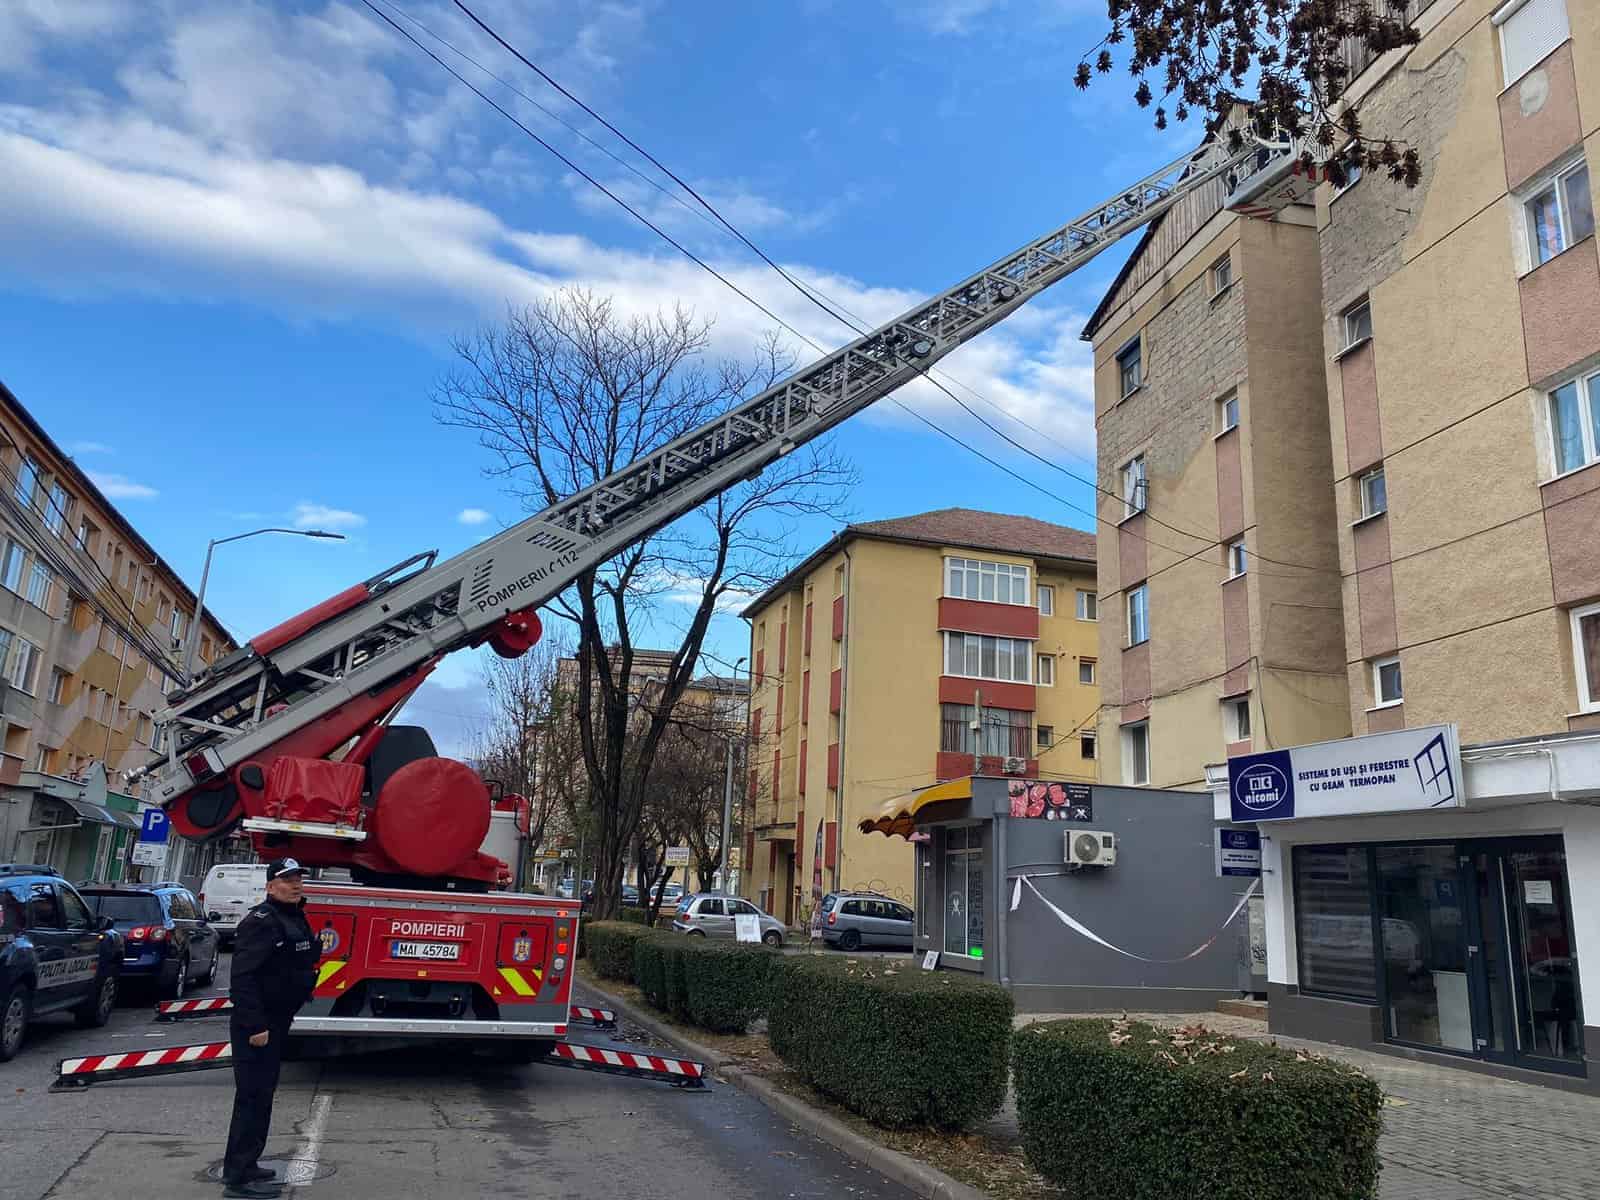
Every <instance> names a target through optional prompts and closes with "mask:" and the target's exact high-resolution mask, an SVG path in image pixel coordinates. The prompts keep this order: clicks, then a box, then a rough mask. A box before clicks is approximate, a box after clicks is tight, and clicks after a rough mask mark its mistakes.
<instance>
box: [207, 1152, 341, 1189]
mask: <svg viewBox="0 0 1600 1200" xmlns="http://www.w3.org/2000/svg"><path fill="white" fill-rule="evenodd" d="M261 1165H262V1166H263V1167H266V1168H267V1169H268V1170H270V1171H271V1172H272V1173H273V1176H274V1178H273V1179H271V1180H267V1181H266V1182H269V1183H281V1184H283V1185H284V1186H285V1187H303V1186H305V1185H306V1184H308V1183H315V1182H316V1181H317V1180H319V1179H327V1178H328V1177H329V1176H330V1175H332V1174H333V1173H334V1172H335V1171H337V1170H338V1168H337V1167H335V1166H334V1165H333V1164H332V1163H329V1162H324V1161H322V1160H320V1159H319V1160H318V1161H316V1162H313V1161H312V1160H310V1159H309V1158H263V1159H262V1160H261ZM197 1178H199V1180H200V1181H201V1182H202V1183H220V1182H222V1163H221V1162H220V1161H219V1162H214V1163H212V1164H211V1165H210V1166H209V1167H207V1168H206V1169H205V1170H204V1171H202V1172H201V1173H200V1174H199V1176H198V1177H197Z"/></svg>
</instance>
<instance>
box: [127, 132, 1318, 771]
mask: <svg viewBox="0 0 1600 1200" xmlns="http://www.w3.org/2000/svg"><path fill="white" fill-rule="evenodd" d="M1299 152H1300V146H1299V144H1297V143H1291V142H1287V141H1286V142H1281V143H1273V142H1266V141H1263V140H1260V139H1253V138H1252V139H1247V145H1246V147H1245V149H1243V150H1241V151H1239V152H1236V153H1230V152H1229V150H1228V149H1227V148H1226V145H1225V144H1224V142H1223V140H1222V139H1220V138H1218V139H1213V140H1211V141H1209V142H1207V143H1206V144H1205V145H1203V146H1201V147H1200V148H1199V149H1198V150H1195V151H1193V152H1191V153H1188V154H1185V155H1183V156H1181V157H1179V158H1176V159H1174V160H1173V161H1172V162H1170V163H1168V164H1167V165H1166V166H1164V167H1162V168H1161V169H1160V170H1158V171H1154V172H1152V173H1151V174H1149V175H1147V176H1145V177H1144V178H1143V179H1140V180H1138V181H1137V182H1135V183H1133V184H1132V185H1131V186H1129V187H1128V188H1126V189H1123V190H1121V191H1119V192H1118V193H1117V195H1115V196H1113V197H1112V198H1110V199H1108V200H1106V201H1104V202H1102V203H1100V204H1098V205H1096V206H1095V207H1094V208H1092V209H1090V210H1089V211H1088V212H1086V213H1083V214H1082V215H1080V216H1078V217H1075V218H1073V219H1072V220H1071V221H1068V222H1067V223H1065V224H1064V225H1061V226H1059V227H1058V228H1056V229H1054V230H1052V231H1051V232H1049V233H1047V234H1046V235H1044V236H1043V237H1041V238H1037V239H1035V240H1034V241H1031V242H1029V243H1028V244H1027V245H1025V246H1023V247H1021V248H1020V249H1018V250H1016V251H1015V252H1013V253H1011V254H1008V255H1006V256H1005V257H1004V258H1001V259H999V260H998V261H996V262H994V263H992V264H990V265H989V266H987V267H985V268H984V269H983V270H981V271H979V272H977V273H976V274H975V275H972V276H970V277H969V278H967V279H965V280H963V281H962V282H960V283H958V284H956V285H955V286H954V287H952V288H950V289H949V290H947V291H945V292H944V293H942V294H940V295H938V296H935V297H934V298H932V299H930V300H928V301H926V302H925V303H923V304H920V305H918V306H916V307H915V308H912V309H911V310H910V311H908V312H906V313H904V314H902V315H901V316H899V317H897V318H895V319H894V320H892V321H890V322H888V323H887V324H885V325H883V326H881V327H880V328H878V329H875V330H873V331H872V332H870V333H868V334H866V335H864V336H863V337H860V338H857V339H856V340H855V341H853V342H851V343H850V344H849V345H847V346H845V347H843V348H841V349H839V350H836V351H834V352H833V353H831V354H828V355H826V356H824V357H823V358H821V359H819V360H817V361H816V362H814V363H812V364H811V365H810V366H808V367H805V368H804V369H802V370H800V371H798V372H796V373H795V374H793V375H792V376H790V377H789V378H788V379H786V380H784V381H782V382H780V383H778V384H776V385H774V386H772V387H770V388H768V389H767V390H765V391H763V392H762V393H760V394H759V395H757V396H755V397H753V398H752V399H750V400H747V401H745V402H743V403H741V404H739V405H736V406H735V407H734V408H732V409H730V410H729V411H728V412H726V413H725V414H723V415H722V416H719V417H717V418H716V419H714V420H712V421H710V422H707V423H706V424H705V425H703V426H701V427H700V428H698V429H696V430H694V431H692V432H691V433H688V434H686V435H684V436H683V437H680V438H678V439H677V440H675V441H673V442H671V443H669V444H667V445H665V446H662V447H661V448H660V449H658V450H655V451H653V452H652V453H650V454H648V455H646V456H645V457H644V458H642V459H640V460H638V461H636V462H634V463H632V464H630V465H629V466H627V467H625V468H623V469H622V470H620V471H617V472H615V473H614V474H612V475H610V476H608V477H607V478H605V479H602V480H600V481H599V482H598V483H595V484H594V485H592V486H590V487H588V488H585V489H584V490H583V491H581V492H579V493H577V494H576V495H574V496H572V497H570V498H569V499H567V500H565V501H562V502H561V503H559V504H556V505H553V506H552V507H550V508H548V509H546V510H545V511H543V512H541V513H538V514H537V515H535V516H533V517H530V518H528V519H527V520H525V521H523V522H521V523H520V524H518V525H515V526H512V527H511V528H510V529H507V530H505V531H504V532H503V533H500V534H498V535H497V536H495V537H493V538H490V539H488V540H486V541H484V542H481V543H479V544H478V545H476V546H474V547H472V548H471V549H469V550H466V551H464V552H462V553H461V554H458V555H456V556H455V557H454V558H451V559H449V560H447V561H445V562H442V563H435V562H434V561H433V557H434V556H433V555H432V554H424V555H418V556H416V557H415V558H412V559H408V560H406V561H405V562H403V563H400V564H398V565H396V566H395V567H393V568H391V569H390V570H389V571H387V572H384V573H383V574H382V575H379V576H375V577H374V578H373V579H371V580H368V581H367V584H366V586H367V588H368V591H369V592H370V595H369V596H368V597H367V598H366V599H363V600H361V601H360V602H359V603H356V604H354V605H353V606H351V607H349V608H348V609H347V610H346V611H343V612H341V613H339V614H337V615H335V616H333V617H332V618H330V619H328V620H326V621H324V622H322V623H320V624H317V625H315V626H313V627H312V628H311V629H309V630H308V631H307V632H305V633H303V634H301V635H300V636H298V637H295V638H294V639H292V640H291V641H289V642H287V643H286V644H284V645H282V646H279V647H276V648H271V649H269V650H268V652H267V653H265V654H259V653H256V652H255V651H254V650H253V649H251V648H250V647H245V648H244V649H242V650H240V651H239V652H237V653H236V654H234V655H231V656H229V658H228V659H226V660H223V661H222V662H220V663H218V664H216V665H215V666H214V667H213V668H212V669H211V670H210V671H209V672H207V673H206V674H204V675H202V676H200V677H199V678H197V679H196V680H194V681H192V682H191V684H190V686H189V688H188V690H187V691H186V692H184V693H178V694H174V696H173V697H172V698H171V703H170V704H169V707H168V708H167V709H165V710H164V711H163V712H162V713H160V714H158V719H159V720H161V721H162V722H163V723H164V724H165V725H166V726H167V728H168V732H169V734H170V735H171V736H169V738H168V748H167V751H166V757H165V760H164V761H161V762H157V763H154V764H152V765H151V766H149V767H147V768H144V769H143V770H142V771H141V772H140V773H139V774H152V773H153V774H155V775H156V780H155V785H154V788H153V791H154V795H155V798H156V799H158V800H169V799H172V798H173V797H175V796H177V795H179V794H181V793H183V792H185V791H187V790H188V789H189V788H190V787H192V786H193V784H194V783H195V781H196V779H197V778H206V777H209V776H211V775H215V774H221V773H222V772H224V771H227V770H230V769H232V768H233V767H235V766H237V765H239V764H240V763H243V762H245V761H248V760H249V759H250V758H251V757H253V756H255V755H258V754H260V753H261V752H263V751H264V750H266V749H268V748H269V747H271V746H273V745H274V744H275V743H277V742H279V741H282V740H283V739H284V738H286V737H288V736H289V735H291V734H293V733H295V732H297V731H298V730H301V729H303V728H305V727H306V726H308V725H310V724H312V723H313V722H315V721H317V720H319V719H320V718H323V717H325V716H327V715H328V714H330V713H332V712H334V711H336V710H338V709H339V708H340V707H341V706H343V705H345V704H347V703H349V702H351V701H352V700H355V699H357V698H359V697H362V696H363V695H364V694H365V695H369V696H371V695H379V694H381V693H382V691H383V689H385V688H390V687H393V686H395V684H396V683H397V681H401V680H404V679H405V678H406V677H407V675H408V673H412V672H415V671H416V670H417V669H418V668H419V667H422V666H423V665H424V664H426V663H428V662H429V660H432V659H435V658H437V657H438V656H440V655H443V654H447V653H450V652H451V651H453V650H457V649H461V648H463V647H466V646H468V645H471V644H474V643H475V642H479V641H482V640H483V639H484V638H485V637H486V636H487V634H488V632H489V631H491V629H492V627H493V626H495V625H496V624H497V623H498V622H500V621H502V620H503V619H504V618H505V617H506V615H507V614H509V613H512V612H516V611H522V610H528V609H532V608H535V607H537V606H538V605H540V604H543V603H544V602H546V601H547V600H549V599H550V598H551V597H553V596H555V595H556V594H557V593H559V592H561V591H562V590H563V589H565V588H566V587H567V586H569V585H570V584H571V583H572V581H573V580H574V579H575V578H577V577H578V576H579V575H580V574H582V573H583V572H584V571H586V570H589V569H592V568H594V567H596V566H599V565H600V564H601V563H603V562H605V561H606V560H607V559H608V558H611V557H612V556H613V555H615V554H617V553H618V552H620V551H621V550H623V549H625V548H626V547H627V546H629V545H631V544H633V543H635V542H637V541H639V540H640V539H642V538H644V537H647V536H648V535H650V534H651V533H653V532H655V531H656V530H658V529H660V528H661V527H663V526H664V525H666V524H667V523H669V522H670V521H672V520H674V519H675V518H677V517H679V516H681V515H683V514H684V513H686V512H689V511H690V510H692V509H693V508H695V507H696V506H697V505H699V504H701V503H703V502H704V501H705V500H707V499H709V498H710V497H712V496H714V495H716V494H718V493H719V492H721V491H724V490H725V489H727V488H729V487H731V486H733V485H735V484H737V483H739V482H740V481H742V480H745V479H749V478H753V477H754V476H756V475H757V474H759V473H760V472H761V471H762V470H763V469H764V468H765V467H767V466H769V465H770V464H771V463H772V462H774V461H776V460H777V459H778V458H780V457H781V456H783V455H784V454H787V453H789V452H790V451H792V450H793V449H794V448H795V447H797V446H799V445H801V444H802V443H804V442H807V441H809V440H811V439H812V438H815V437H817V436H818V435H820V434H822V433H824V432H826V431H827V430H829V429H831V428H832V427H833V426H835V425H837V424H838V423H839V422H841V421H843V420H845V419H846V418H847V417H849V416H852V415H854V414H855V413H857V412H859V411H861V410H862V409H864V408H866V407H867V406H868V405H870V404H872V403H874V402H875V401H877V400H879V399H881V398H882V397H883V396H886V395H888V394H889V393H891V392H893V391H894V390H896V389H897V388H899V387H901V386H903V385H904V384H906V383H909V382H910V381H911V380H913V379H915V378H916V377H917V376H919V375H921V374H923V373H925V372H926V371H927V370H928V369H929V368H930V367H931V366H932V365H933V364H934V363H936V362H938V361H939V360H940V359H941V358H943V357H944V356H945V355H947V354H949V353H950V352H951V351H952V350H954V349H956V348H957V347H958V346H960V345H962V344H963V343H964V342H966V341H968V340H969V339H971V338H973V337H975V336H976V335H977V334H979V333H981V332H983V331H984V330H986V329H988V328H989V327H990V326H992V325H995V324H996V323H998V322H999V321H1001V320H1004V319H1005V318H1006V317H1007V316H1009V315H1010V314H1011V313H1012V312H1014V311H1016V309H1018V308H1019V307H1021V306H1022V305H1023V304H1025V303H1027V302H1028V301H1029V300H1031V299H1032V298H1033V297H1034V296H1036V295H1038V294H1039V293H1040V292H1041V291H1043V290H1044V289H1045V288H1047V287H1049V286H1050V285H1051V284H1054V283H1056V282H1059V281H1060V280H1061V279H1063V278H1065V277H1066V276H1068V275H1070V274H1071V273H1072V272H1074V271H1076V270H1077V269H1078V268H1080V267H1082V266H1083V265H1084V264H1085V263H1087V262H1089V261H1090V260H1091V259H1093V258H1094V257H1095V256H1096V255H1098V254H1100V253H1101V252H1102V251H1104V250H1106V249H1108V248H1109V247H1110V246H1112V245H1113V244H1115V243H1116V242H1117V241H1118V240H1120V239H1121V238H1123V237H1124V236H1126V235H1127V234H1129V233H1131V232H1133V231H1134V230H1137V229H1139V228H1140V227H1142V226H1143V225H1145V224H1146V223H1148V222H1149V221H1151V220H1152V219H1154V218H1155V217H1157V216H1160V215H1161V214H1162V213H1164V212H1166V211H1167V209H1169V208H1171V207H1172V206H1173V205H1174V204H1176V203H1178V201H1180V200H1181V199H1183V198H1184V197H1185V196H1186V195H1189V194H1190V193H1192V192H1193V191H1194V190H1196V189H1197V188H1200V187H1203V186H1205V185H1206V184H1207V183H1208V182H1210V181H1211V180H1213V179H1215V178H1216V177H1218V176H1220V175H1223V174H1224V173H1229V172H1231V173H1232V175H1233V177H1234V178H1237V177H1239V176H1242V175H1246V174H1249V173H1251V172H1257V171H1259V170H1260V168H1261V167H1262V166H1263V165H1264V164H1266V163H1268V162H1269V161H1270V162H1282V161H1284V160H1285V159H1286V158H1290V159H1292V158H1293V157H1294V156H1296V155H1298V153H1299ZM1231 182H1233V179H1230V183H1231ZM269 714H270V715H269Z"/></svg>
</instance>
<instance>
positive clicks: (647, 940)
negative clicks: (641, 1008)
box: [633, 930, 688, 1018]
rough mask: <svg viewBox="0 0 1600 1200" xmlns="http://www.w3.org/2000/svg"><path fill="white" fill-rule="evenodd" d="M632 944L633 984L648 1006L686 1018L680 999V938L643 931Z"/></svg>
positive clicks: (683, 1001)
mask: <svg viewBox="0 0 1600 1200" xmlns="http://www.w3.org/2000/svg"><path fill="white" fill-rule="evenodd" d="M644 932H645V936H644V937H641V938H639V939H638V940H637V941H635V942H634V944H633V981H634V983H636V984H638V985H639V990H640V991H642V992H643V993H644V998H645V999H646V1000H648V1001H649V1002H650V1004H651V1005H652V1006H654V1007H655V1008H658V1009H660V1010H661V1011H662V1012H664V1013H668V1014H670V1015H671V1016H674V1017H679V1018H682V1017H685V1016H687V1015H688V1010H687V1006H686V1003H685V996H684V979H683V959H682V956H681V954H680V953H679V951H681V949H682V946H683V942H684V940H685V939H684V937H683V935H682V934H677V933H660V932H650V931H648V930H646V931H644Z"/></svg>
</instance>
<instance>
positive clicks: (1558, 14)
mask: <svg viewBox="0 0 1600 1200" xmlns="http://www.w3.org/2000/svg"><path fill="white" fill-rule="evenodd" d="M1491 19H1492V20H1493V22H1494V24H1496V25H1498V26H1499V27H1500V62H1501V65H1502V66H1503V67H1504V69H1505V81H1506V83H1507V84H1508V85H1509V84H1512V83H1515V82H1516V81H1517V80H1519V79H1521V78H1522V77H1523V76H1524V75H1526V74H1527V73H1528V72H1529V71H1531V70H1533V68H1534V67H1536V66H1538V65H1539V64H1540V63H1541V62H1543V61H1544V60H1545V58H1546V57H1548V55H1549V54H1550V51H1552V50H1554V49H1555V48H1556V47H1557V46H1559V45H1561V43H1562V42H1564V41H1566V40H1567V38H1569V37H1571V36H1572V31H1571V26H1570V25H1569V24H1568V22H1567V4H1566V0H1523V2H1521V3H1519V2H1518V0H1511V2H1510V3H1508V4H1502V5H1501V6H1500V8H1499V9H1498V10H1497V11H1496V12H1495V14H1494V16H1493V17H1492V18H1491Z"/></svg>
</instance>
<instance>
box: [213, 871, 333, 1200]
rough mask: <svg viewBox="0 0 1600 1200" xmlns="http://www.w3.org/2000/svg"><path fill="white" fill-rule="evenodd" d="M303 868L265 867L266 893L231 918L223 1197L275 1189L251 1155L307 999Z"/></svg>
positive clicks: (257, 1148) (256, 1151)
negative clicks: (229, 1091)
mask: <svg viewBox="0 0 1600 1200" xmlns="http://www.w3.org/2000/svg"><path fill="white" fill-rule="evenodd" d="M304 873H305V872H304V868H303V867H301V866H300V864H299V863H298V862H296V861H295V860H294V859H292V858H279V859H275V860H273V861H272V862H271V863H269V864H267V898H266V900H265V901H263V902H262V903H260V904H258V905H256V906H255V907H254V908H252V909H251V910H250V911H249V912H248V913H247V914H245V917H244V919H243V920H241V921H240V922H239V930H238V933H237V934H236V935H235V942H234V951H233V973H232V978H231V983H230V991H231V996H232V999H233V1017H232V1020H231V1023H230V1028H229V1033H230V1035H231V1037H232V1041H233V1087H234V1091H233V1120H232V1122H231V1123H230V1124H229V1125H228V1149H227V1152H226V1154H225V1155H224V1156H223V1159H222V1183H223V1192H222V1194H223V1195H224V1196H252V1197H266V1196H276V1195H277V1194H278V1185H277V1184H276V1183H269V1182H267V1181H268V1180H272V1179H273V1178H274V1175H273V1172H272V1171H271V1170H269V1169H268V1168H266V1167H263V1166H260V1165H259V1163H258V1161H257V1160H258V1159H259V1158H260V1157H261V1151H262V1150H263V1149H264V1148H265V1146H266V1144H267V1127H268V1126H269V1125H270V1124H271V1122H272V1096H273V1093H274V1092H275V1091H276V1090H277V1087H278V1067H279V1064H280V1063H281V1062H282V1061H283V1046H284V1042H286V1041H287V1040H288V1037H289V1024H290V1022H292V1021H293V1020H294V1014H295V1013H296V1012H298V1011H299V1009H300V1006H301V1005H302V1004H304V1003H305V1002H306V1001H307V1000H309V999H310V998H311V989H312V988H313V987H314V986H315V985H316V981H317V959H318V957H319V956H320V955H321V953H322V947H321V945H320V944H319V943H318V941H317V939H316V938H314V937H312V936H311V926H310V925H308V924H307V923H306V918H305V912H304V909H305V900H304V899H302V892H303V891H304V884H303V879H302V877H303V875H304Z"/></svg>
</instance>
